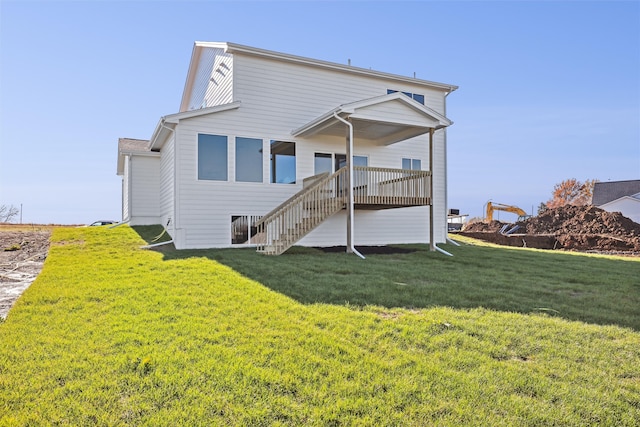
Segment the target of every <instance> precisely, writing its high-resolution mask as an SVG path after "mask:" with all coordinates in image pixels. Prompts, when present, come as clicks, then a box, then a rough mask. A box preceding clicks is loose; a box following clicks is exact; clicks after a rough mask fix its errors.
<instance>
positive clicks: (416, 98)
mask: <svg viewBox="0 0 640 427" xmlns="http://www.w3.org/2000/svg"><path fill="white" fill-rule="evenodd" d="M396 92H398V91H397V90H393V89H387V94H389V93H396ZM402 93H403V94H405V95H407V96H408V97H409V98H411V99H413V100H414V101H417V102H419V103H420V104H422V105H424V95H421V94H419V93H411V92H402Z"/></svg>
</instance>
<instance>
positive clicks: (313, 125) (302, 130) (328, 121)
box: [291, 107, 344, 136]
mask: <svg viewBox="0 0 640 427" xmlns="http://www.w3.org/2000/svg"><path fill="white" fill-rule="evenodd" d="M334 113H338V115H341V114H342V115H344V114H343V113H344V112H343V111H342V108H341V107H338V108H334V109H333V110H331V111H329V112H327V113H325V114H323V115H321V116H320V117H317V118H315V119H313V120H312V121H310V122H309V123H307V124H304V125H302V126H300V127H299V128H297V129H294V130H292V131H291V135H292V136H302V135H304V134H306V133H307V132H309V131H311V130H314V132H312V133H316V132H319V131H321V130H322V129H325V128H327V127H329V126H331V125H333V124H334V123H335V122H337V120H336V119H335V117H334V116H333V114H334Z"/></svg>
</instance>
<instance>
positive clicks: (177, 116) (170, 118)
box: [163, 101, 241, 123]
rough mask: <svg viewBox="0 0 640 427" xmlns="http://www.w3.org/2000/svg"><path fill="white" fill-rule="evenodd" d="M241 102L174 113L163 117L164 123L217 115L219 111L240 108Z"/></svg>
mask: <svg viewBox="0 0 640 427" xmlns="http://www.w3.org/2000/svg"><path fill="white" fill-rule="evenodd" d="M240 104H241V102H240V101H235V102H230V103H229V104H222V105H215V106H213V107H207V108H199V109H197V110H191V111H184V112H182V113H174V114H169V115H167V116H164V117H163V118H164V121H165V123H178V122H179V121H180V120H184V119H190V118H192V117H200V116H206V115H207V114H214V113H219V112H221V111H227V110H233V109H235V108H239V107H240Z"/></svg>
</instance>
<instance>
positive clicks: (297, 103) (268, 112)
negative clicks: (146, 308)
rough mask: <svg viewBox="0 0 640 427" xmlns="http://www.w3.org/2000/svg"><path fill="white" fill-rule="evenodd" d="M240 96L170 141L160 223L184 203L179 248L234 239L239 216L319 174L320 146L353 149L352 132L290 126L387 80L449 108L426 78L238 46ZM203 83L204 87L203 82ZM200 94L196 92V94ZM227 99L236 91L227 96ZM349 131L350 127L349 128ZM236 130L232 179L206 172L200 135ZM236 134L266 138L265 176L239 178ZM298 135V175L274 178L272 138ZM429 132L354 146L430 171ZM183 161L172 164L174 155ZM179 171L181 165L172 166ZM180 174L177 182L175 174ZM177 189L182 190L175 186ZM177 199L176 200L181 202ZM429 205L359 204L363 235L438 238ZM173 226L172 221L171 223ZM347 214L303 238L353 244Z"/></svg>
mask: <svg viewBox="0 0 640 427" xmlns="http://www.w3.org/2000/svg"><path fill="white" fill-rule="evenodd" d="M232 68H233V79H234V81H233V90H232V93H233V101H241V102H242V105H241V107H240V108H238V109H236V110H232V111H223V112H219V113H215V114H209V115H203V116H198V117H192V118H188V119H183V120H181V121H180V123H179V124H178V125H177V126H176V131H175V135H176V142H175V144H173V143H171V144H165V146H163V148H162V157H161V164H162V172H161V173H160V176H159V178H161V182H162V185H161V188H162V190H161V192H160V197H159V200H160V201H159V207H160V211H161V212H162V219H161V222H162V223H163V224H166V220H167V218H168V217H169V216H170V215H171V212H172V210H173V209H175V218H173V220H174V223H175V226H176V227H177V229H170V233H171V234H172V236H173V237H174V240H175V244H176V247H177V248H178V249H184V248H208V247H225V246H231V216H232V215H265V214H266V213H268V212H269V211H270V210H271V209H273V208H274V207H276V206H277V205H279V204H280V203H281V202H283V201H284V200H286V199H287V198H288V197H290V196H291V195H293V194H295V193H296V192H297V191H299V190H300V189H301V188H302V179H303V178H305V177H307V176H311V175H313V174H314V170H313V168H314V154H315V153H316V152H321V153H337V154H344V153H345V152H346V147H345V144H346V143H345V138H342V137H339V138H338V137H322V138H319V137H314V138H296V139H294V138H292V137H291V130H292V129H295V128H298V127H299V126H301V125H303V124H305V123H307V122H309V121H311V120H313V119H315V118H316V117H318V116H319V115H321V114H323V113H326V112H327V111H329V110H331V109H333V108H335V107H337V106H339V105H341V104H345V103H349V102H354V101H359V100H362V99H366V98H371V97H374V96H379V95H384V94H386V93H387V90H388V89H392V90H398V91H405V92H412V93H419V94H422V95H424V96H425V104H426V105H427V106H429V107H430V108H432V109H434V110H436V111H438V112H439V113H441V114H444V92H442V91H439V90H436V89H430V88H425V87H424V86H421V85H419V84H416V85H412V84H408V83H398V82H396V81H394V80H388V81H387V80H385V79H383V78H374V77H364V76H354V75H350V74H349V73H344V72H340V71H331V70H325V69H317V68H314V67H309V66H304V65H294V64H285V63H282V62H278V61H275V60H269V59H265V58H256V57H251V56H243V55H239V54H234V55H233V67H232ZM194 90H195V89H194ZM193 99H194V98H193V97H192V100H193ZM218 99H221V100H222V99H226V100H227V101H229V99H227V98H224V97H220V98H218ZM345 132H346V130H345ZM199 133H204V134H213V135H225V136H227V138H228V158H227V161H228V181H206V180H198V177H197V170H198V167H197V158H198V157H197V147H198V142H197V141H198V134H199ZM235 137H249V138H258V139H262V140H263V153H265V154H264V155H263V159H262V166H263V180H262V182H261V183H247V182H235ZM272 139H277V140H283V141H292V142H296V176H297V181H296V184H295V185H293V184H271V183H270V182H269V155H268V153H269V152H270V140H272ZM434 144H435V151H434V194H433V201H434V210H435V215H436V218H435V224H434V229H435V233H436V234H435V236H434V237H435V240H436V242H444V241H445V238H446V234H445V230H446V206H445V198H446V194H445V191H446V183H445V168H444V161H445V147H444V130H440V131H437V132H436V134H435V137H434ZM428 147H429V136H428V135H422V136H419V137H416V138H412V139H410V140H407V141H403V142H400V143H397V144H393V145H390V146H377V145H374V144H372V143H368V142H366V141H359V140H357V139H356V141H355V144H354V155H363V156H367V157H368V159H369V160H368V164H369V166H377V167H389V168H398V169H399V168H401V167H402V158H403V157H407V158H414V159H420V160H421V162H422V169H423V170H427V169H428V166H429V158H428V155H429V154H428ZM169 159H173V160H174V161H175V165H174V168H173V169H172V167H171V164H170V160H169ZM172 170H173V172H172ZM173 173H175V188H171V184H170V176H171V175H172V174H173ZM172 191H174V194H175V195H174V196H172V195H171V192H172ZM173 200H175V202H174V203H175V205H174V206H172V205H171V203H172V201H173ZM428 215H429V209H428V207H414V208H403V209H392V210H383V211H356V217H355V243H356V244H360V245H363V244H367V245H375V244H386V243H418V242H423V243H427V242H429V236H428V234H429V230H428ZM172 226H173V225H172ZM345 230H346V219H345V213H344V212H340V213H338V214H336V215H335V216H334V217H332V218H330V219H329V220H327V221H326V222H325V223H324V224H322V225H321V226H320V227H319V228H318V229H316V230H314V231H313V232H312V233H310V234H309V235H308V236H307V237H305V238H304V239H303V240H302V241H301V242H300V244H303V245H314V246H315V245H319V246H333V245H344V244H345V239H346V232H345Z"/></svg>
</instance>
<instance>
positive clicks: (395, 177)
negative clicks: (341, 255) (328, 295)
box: [256, 166, 431, 255]
mask: <svg viewBox="0 0 640 427" xmlns="http://www.w3.org/2000/svg"><path fill="white" fill-rule="evenodd" d="M353 169H354V170H353V193H354V198H353V200H354V209H368V210H379V209H393V208H403V207H409V206H428V205H430V204H431V194H429V180H430V179H431V172H429V171H414V170H406V169H389V168H374V167H367V166H355V167H354V168H353ZM348 173H349V171H348V170H347V168H346V167H344V168H341V169H340V170H338V171H336V172H335V173H333V174H331V175H329V174H328V173H324V174H320V175H315V176H312V177H309V178H306V179H305V180H304V181H303V188H302V190H301V191H300V192H298V193H297V194H295V195H294V196H292V197H291V198H289V199H288V200H287V201H285V202H284V203H282V204H281V205H280V206H278V207H277V208H275V209H274V210H273V211H271V212H269V213H268V214H267V215H265V216H264V217H263V218H262V219H261V220H260V221H258V222H257V223H256V226H257V227H258V234H259V235H260V239H259V240H260V243H259V244H258V252H261V253H264V254H267V255H279V254H281V253H283V252H284V251H286V250H287V249H288V248H290V247H291V246H293V245H294V244H295V243H296V242H298V241H299V240H300V239H302V238H303V237H304V236H306V235H307V234H308V233H310V232H311V231H312V230H313V229H314V228H316V227H317V226H318V225H320V224H321V223H322V222H324V221H325V220H326V219H327V218H329V217H330V216H332V215H334V214H336V213H337V212H339V211H341V210H342V209H345V207H346V206H347V202H348V200H347V198H348V191H347V189H348V188H347V185H346V183H347V179H348Z"/></svg>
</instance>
